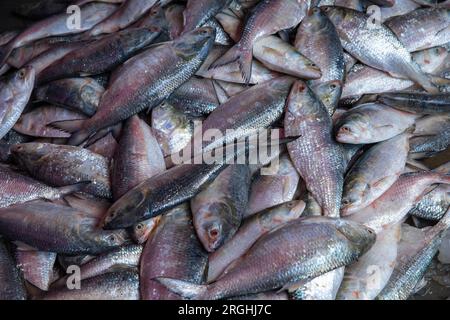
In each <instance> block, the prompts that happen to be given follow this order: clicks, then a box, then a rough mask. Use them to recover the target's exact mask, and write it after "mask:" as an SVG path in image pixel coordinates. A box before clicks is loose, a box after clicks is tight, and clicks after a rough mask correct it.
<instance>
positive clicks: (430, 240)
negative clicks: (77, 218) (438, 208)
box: [377, 211, 450, 300]
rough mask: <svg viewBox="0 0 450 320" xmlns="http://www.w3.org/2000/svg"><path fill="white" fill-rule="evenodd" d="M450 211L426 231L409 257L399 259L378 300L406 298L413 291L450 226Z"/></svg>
mask: <svg viewBox="0 0 450 320" xmlns="http://www.w3.org/2000/svg"><path fill="white" fill-rule="evenodd" d="M449 212H450V211H447V213H446V214H445V215H444V217H442V219H441V220H440V221H439V222H438V223H437V224H436V225H435V226H433V227H432V228H431V229H429V230H427V231H425V237H424V241H423V243H419V244H417V245H416V247H415V250H414V251H410V252H409V254H408V256H407V257H402V256H400V258H403V259H401V260H398V261H397V265H396V266H395V269H394V272H393V273H392V276H391V278H390V279H389V282H388V283H387V285H386V287H384V289H383V290H382V291H381V292H380V294H379V295H378V296H377V299H378V300H393V299H395V300H405V299H407V298H408V297H409V296H410V295H411V293H412V292H413V290H414V288H415V286H416V285H417V283H418V282H419V281H420V280H421V279H422V277H423V275H424V274H425V271H426V269H427V267H428V266H429V264H430V263H431V260H432V259H433V257H434V256H435V255H436V253H437V251H438V249H439V246H440V244H441V241H442V238H443V236H444V233H445V231H446V230H447V229H448V228H449V227H450V214H449Z"/></svg>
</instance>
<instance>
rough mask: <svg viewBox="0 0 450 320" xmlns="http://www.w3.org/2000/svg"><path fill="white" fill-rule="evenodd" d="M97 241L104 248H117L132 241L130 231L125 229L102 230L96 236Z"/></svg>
mask: <svg viewBox="0 0 450 320" xmlns="http://www.w3.org/2000/svg"><path fill="white" fill-rule="evenodd" d="M95 240H96V243H98V244H99V246H101V247H103V248H115V247H119V246H121V245H123V244H126V243H128V242H129V241H130V239H129V237H128V232H127V231H126V230H124V229H118V230H113V231H104V230H103V231H102V232H101V233H100V234H99V235H98V236H97V237H96V239H95Z"/></svg>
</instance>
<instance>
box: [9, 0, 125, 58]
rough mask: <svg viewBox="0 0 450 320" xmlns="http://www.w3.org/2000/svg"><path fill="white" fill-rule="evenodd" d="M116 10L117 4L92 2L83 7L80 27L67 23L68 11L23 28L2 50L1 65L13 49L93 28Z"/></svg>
mask: <svg viewBox="0 0 450 320" xmlns="http://www.w3.org/2000/svg"><path fill="white" fill-rule="evenodd" d="M115 10H116V5H114V4H109V3H90V4H87V5H86V6H83V7H82V8H81V15H82V16H83V19H81V24H80V26H79V28H73V26H72V25H71V24H70V23H67V13H66V12H63V13H61V14H57V15H53V16H51V17H48V18H46V19H44V20H41V21H39V22H36V23H34V24H32V25H31V26H30V27H28V28H26V29H25V30H23V31H22V32H21V33H20V34H18V35H17V36H16V37H15V38H14V39H12V40H11V41H10V42H8V44H7V45H5V46H4V47H2V48H1V50H0V65H3V64H4V63H5V61H6V59H7V58H8V56H9V55H10V54H11V52H12V50H14V49H15V48H18V47H21V46H23V45H26V44H28V43H31V42H33V41H36V40H39V39H43V38H47V37H51V36H61V35H69V34H76V33H81V32H83V31H86V30H89V29H91V28H92V27H93V26H94V25H96V24H97V23H99V22H100V21H102V20H104V19H105V18H106V17H108V16H109V15H110V14H111V13H113V12H114V11H115Z"/></svg>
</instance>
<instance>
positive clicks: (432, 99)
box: [378, 92, 450, 115]
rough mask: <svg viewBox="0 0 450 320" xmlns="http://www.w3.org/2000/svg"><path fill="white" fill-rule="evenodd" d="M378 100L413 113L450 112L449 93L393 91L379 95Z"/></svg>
mask: <svg viewBox="0 0 450 320" xmlns="http://www.w3.org/2000/svg"><path fill="white" fill-rule="evenodd" d="M378 101H380V102H381V103H384V104H386V105H388V106H391V107H393V108H396V109H399V110H402V111H407V112H411V113H417V114H447V115H448V114H450V97H449V95H448V94H447V93H439V94H424V93H416V92H391V93H383V94H381V95H379V96H378Z"/></svg>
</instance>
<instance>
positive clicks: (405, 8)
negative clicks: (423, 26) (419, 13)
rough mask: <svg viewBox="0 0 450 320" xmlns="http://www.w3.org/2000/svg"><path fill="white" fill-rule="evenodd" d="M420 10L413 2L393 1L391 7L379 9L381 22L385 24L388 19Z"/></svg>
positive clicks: (407, 0) (411, 0)
mask: <svg viewBox="0 0 450 320" xmlns="http://www.w3.org/2000/svg"><path fill="white" fill-rule="evenodd" d="M417 8H420V5H419V4H418V3H416V2H415V1H413V0H395V3H394V5H393V6H392V7H381V8H380V13H381V22H385V21H386V20H388V19H389V18H392V17H396V16H401V15H404V14H407V13H408V12H411V11H414V10H416V9H417Z"/></svg>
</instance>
